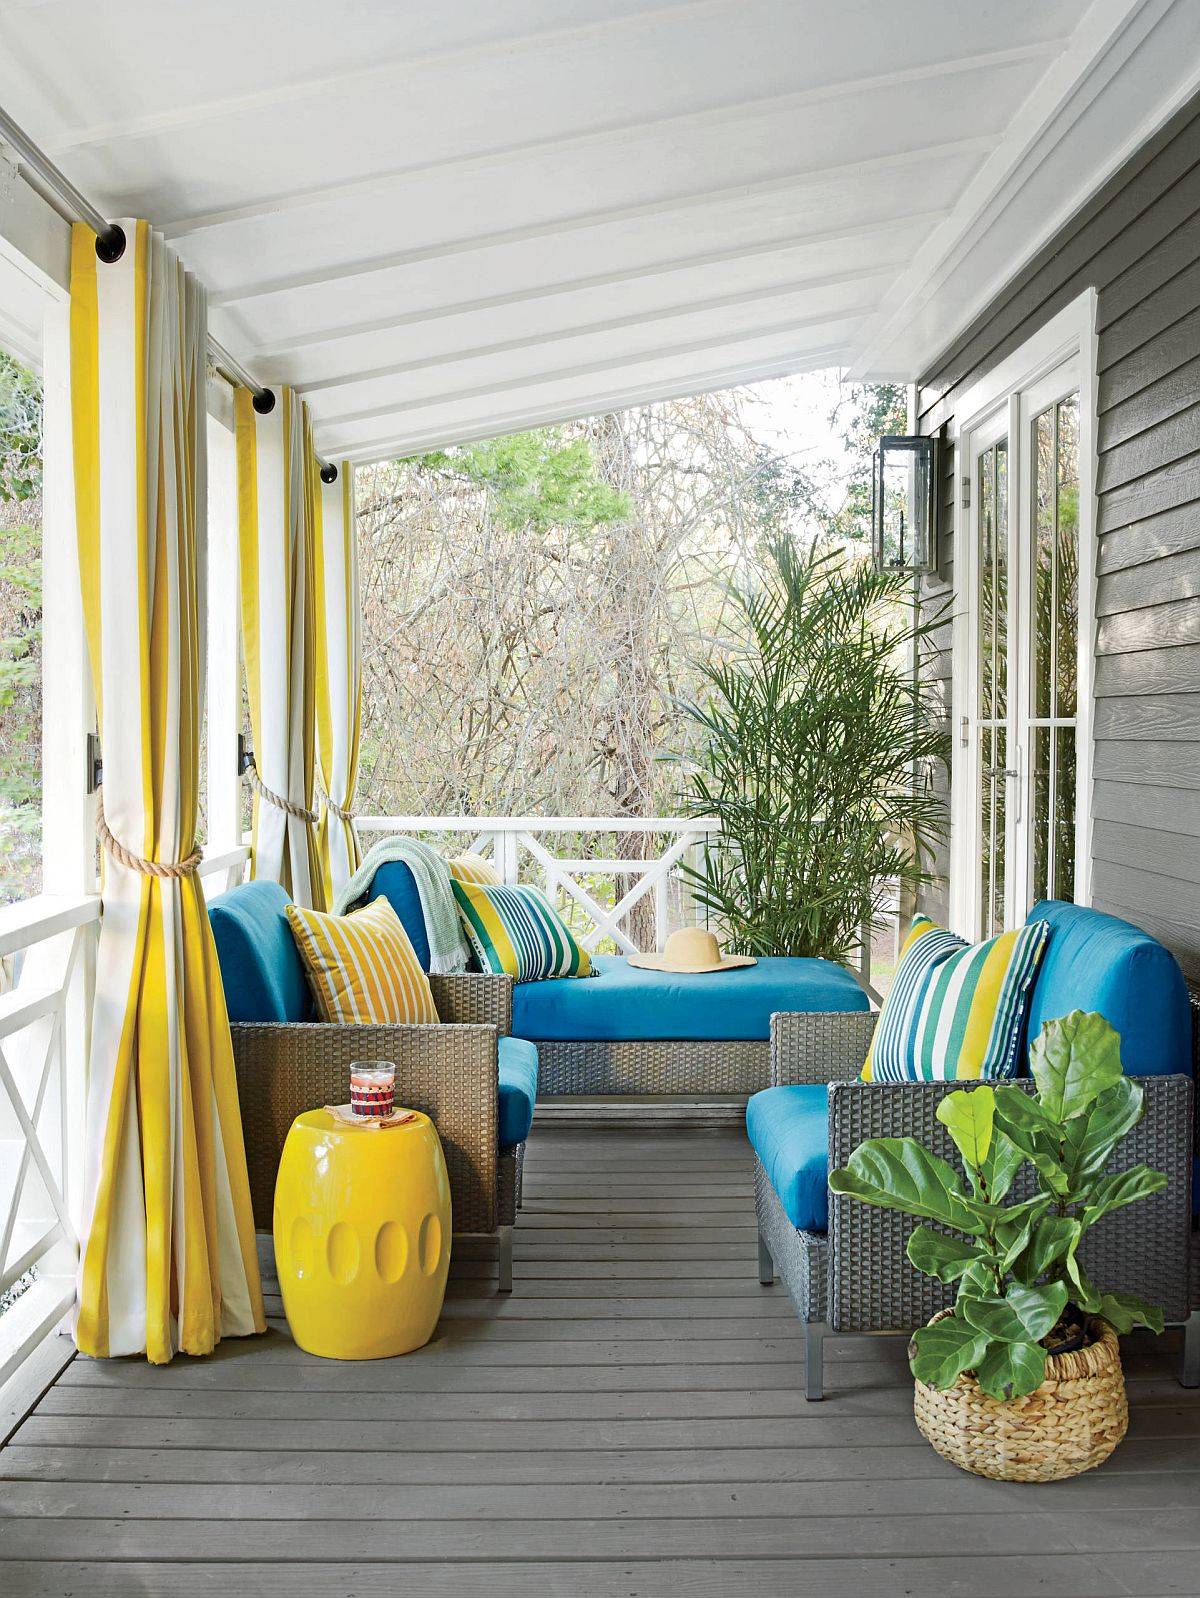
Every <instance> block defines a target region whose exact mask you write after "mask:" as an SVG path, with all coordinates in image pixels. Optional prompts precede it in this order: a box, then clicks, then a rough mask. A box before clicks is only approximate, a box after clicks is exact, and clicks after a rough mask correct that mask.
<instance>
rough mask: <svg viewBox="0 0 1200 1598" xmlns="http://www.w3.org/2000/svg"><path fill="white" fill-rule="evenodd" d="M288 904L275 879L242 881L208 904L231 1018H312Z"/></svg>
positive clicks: (309, 997)
mask: <svg viewBox="0 0 1200 1598" xmlns="http://www.w3.org/2000/svg"><path fill="white" fill-rule="evenodd" d="M289 902H290V901H289V899H288V895H287V891H286V889H284V888H281V887H280V885H279V884H278V883H277V882H244V883H242V884H241V886H240V887H237V888H231V889H230V890H229V892H228V893H223V894H221V895H220V896H219V897H218V898H216V899H214V900H213V901H212V903H211V904H210V905H209V907H208V919H209V921H210V922H211V923H212V929H213V939H214V941H215V942H216V945H217V960H218V962H219V963H220V966H221V982H222V985H223V986H224V989H225V1003H226V1006H227V1007H228V1010H229V1019H230V1020H231V1021H312V1020H314V1019H315V1011H314V1010H313V1002H312V995H311V994H310V993H309V991H308V983H307V981H306V980H305V976H304V967H303V965H302V964H301V962H300V954H299V951H298V950H297V948H296V943H295V940H294V938H293V937H292V929H291V927H290V926H289V925H288V918H287V906H288V904H289Z"/></svg>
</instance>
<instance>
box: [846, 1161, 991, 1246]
mask: <svg viewBox="0 0 1200 1598" xmlns="http://www.w3.org/2000/svg"><path fill="white" fill-rule="evenodd" d="M829 1186H830V1187H831V1188H832V1190H833V1191H834V1192H835V1193H845V1194H848V1195H849V1197H851V1198H856V1199H860V1200H861V1201H862V1202H863V1203H864V1204H876V1205H878V1206H879V1207H880V1208H881V1209H887V1210H899V1211H900V1212H901V1213H902V1214H904V1215H915V1216H917V1217H918V1219H920V1220H923V1221H939V1222H941V1224H942V1225H943V1226H951V1227H953V1228H954V1229H955V1231H958V1232H966V1233H968V1234H970V1235H973V1236H978V1235H979V1234H980V1233H982V1231H983V1230H984V1226H983V1222H982V1220H981V1219H980V1218H979V1217H978V1216H977V1215H976V1214H974V1213H973V1211H972V1209H971V1208H970V1207H969V1204H970V1201H969V1200H968V1198H967V1195H966V1194H965V1193H964V1192H963V1190H962V1188H961V1186H960V1185H959V1180H958V1177H957V1176H956V1175H955V1173H954V1171H953V1170H952V1169H951V1167H950V1166H949V1165H948V1164H947V1163H946V1161H945V1160H943V1159H939V1158H938V1156H937V1155H936V1154H931V1153H930V1152H929V1150H928V1149H926V1148H923V1147H922V1146H921V1144H920V1143H918V1142H917V1140H916V1139H915V1138H911V1137H880V1138H871V1139H870V1140H868V1141H867V1142H866V1143H860V1144H859V1146H858V1148H856V1149H855V1151H854V1153H853V1154H852V1155H851V1156H850V1161H849V1164H848V1165H846V1167H845V1168H844V1169H843V1170H839V1171H831V1172H830V1173H829Z"/></svg>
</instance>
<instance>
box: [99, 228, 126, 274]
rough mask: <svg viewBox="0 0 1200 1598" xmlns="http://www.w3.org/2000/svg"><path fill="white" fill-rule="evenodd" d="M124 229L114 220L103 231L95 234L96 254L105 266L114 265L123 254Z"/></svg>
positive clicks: (124, 242)
mask: <svg viewBox="0 0 1200 1598" xmlns="http://www.w3.org/2000/svg"><path fill="white" fill-rule="evenodd" d="M125 244H126V239H125V229H124V228H123V227H120V226H119V225H118V224H117V223H116V222H114V223H113V224H112V226H111V227H109V228H108V229H107V230H106V231H105V232H103V233H97V235H96V254H97V255H98V256H99V258H100V259H101V260H102V261H103V262H104V264H105V266H115V265H116V263H117V262H118V261H119V260H120V259H121V257H122V256H123V255H124V254H125Z"/></svg>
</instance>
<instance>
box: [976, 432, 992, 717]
mask: <svg viewBox="0 0 1200 1598" xmlns="http://www.w3.org/2000/svg"><path fill="white" fill-rule="evenodd" d="M978 488H979V670H980V682H979V714H980V717H981V718H982V719H983V720H985V721H989V720H990V719H991V717H992V716H993V714H994V710H993V705H994V704H995V695H994V693H993V683H994V679H995V673H996V526H995V512H996V455H995V451H994V450H990V449H989V450H988V452H987V453H986V454H985V455H981V456H980V458H979V485H978Z"/></svg>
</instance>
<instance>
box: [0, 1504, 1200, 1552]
mask: <svg viewBox="0 0 1200 1598" xmlns="http://www.w3.org/2000/svg"><path fill="white" fill-rule="evenodd" d="M3 1535H4V1546H5V1550H6V1552H7V1555H8V1557H10V1558H13V1559H29V1558H49V1559H71V1558H75V1557H77V1556H78V1554H79V1551H80V1549H81V1548H83V1547H84V1546H86V1547H87V1549H88V1553H89V1555H90V1557H91V1558H93V1559H96V1558H109V1559H149V1558H153V1559H156V1560H163V1559H175V1560H185V1559H205V1558H210V1557H211V1555H212V1551H213V1548H212V1535H213V1533H212V1523H211V1522H208V1521H203V1520H192V1519H184V1520H178V1519H171V1518H163V1517H154V1518H151V1519H144V1520H143V1519H136V1518H125V1519H117V1520H100V1519H85V1520H76V1519H70V1518H67V1517H57V1518H52V1519H49V1520H47V1519H45V1518H41V1517H37V1518H33V1519H29V1518H19V1517H10V1518H9V1519H7V1520H5V1521H4V1522H3ZM850 1537H852V1538H853V1544H854V1549H855V1553H856V1556H857V1557H858V1558H861V1559H869V1560H879V1559H897V1558H912V1557H914V1556H916V1557H920V1556H931V1557H936V1556H938V1555H939V1554H941V1552H942V1550H943V1549H944V1548H945V1546H946V1541H947V1538H948V1537H960V1538H961V1539H962V1542H963V1545H964V1546H965V1547H968V1548H970V1549H971V1551H972V1554H973V1555H975V1556H978V1555H981V1554H983V1555H987V1554H1007V1553H1010V1552H1011V1550H1012V1549H1013V1548H1014V1547H1018V1548H1020V1549H1022V1550H1023V1552H1025V1553H1026V1554H1040V1555H1048V1554H1071V1553H1081V1552H1087V1553H1088V1554H1092V1555H1106V1556H1107V1555H1109V1554H1124V1553H1131V1552H1146V1551H1149V1552H1161V1551H1173V1550H1184V1549H1196V1548H1200V1517H1198V1516H1197V1514H1196V1513H1195V1511H1193V1512H1192V1513H1190V1514H1187V1513H1181V1512H1180V1511H1179V1510H1177V1509H1171V1510H1162V1509H1158V1510H1156V1509H1152V1508H1150V1507H1148V1506H1141V1507H1139V1508H1137V1509H1133V1510H1127V1509H1115V1508H1111V1507H1110V1508H1106V1509H1104V1510H1102V1511H1093V1512H1090V1513H1089V1512H1087V1511H1081V1512H1078V1513H1076V1514H1073V1515H1047V1514H1043V1513H1042V1512H1040V1511H1038V1510H1036V1509H1034V1508H1033V1507H1032V1506H1030V1507H1029V1508H1028V1509H1024V1510H1013V1511H1011V1512H1009V1513H1008V1514H1005V1515H997V1514H976V1513H972V1512H963V1511H959V1512H958V1513H957V1514H955V1515H954V1516H953V1517H948V1516H945V1515H942V1514H940V1513H931V1514H916V1515H914V1514H899V1515H896V1514H886V1513H881V1512H879V1510H877V1509H875V1510H873V1512H872V1513H871V1514H870V1515H866V1516H864V1515H861V1514H860V1515H858V1516H847V1515H812V1516H803V1517H798V1516H791V1515H776V1516H745V1515H740V1516H738V1515H727V1516H722V1517H720V1518H719V1519H715V1520H705V1519H700V1518H697V1517H687V1518H683V1519H670V1520H667V1519H661V1518H654V1519H643V1518H637V1519H630V1520H623V1519H619V1518H610V1519H598V1518H594V1517H591V1516H589V1517H586V1518H583V1519H578V1520H556V1519H554V1518H552V1517H542V1516H540V1515H538V1514H536V1513H535V1514H534V1515H532V1516H531V1517H530V1518H527V1519H503V1520H496V1519H494V1518H489V1519H486V1520H457V1519H447V1518H444V1517H441V1516H435V1517H432V1518H430V1519H424V1520H410V1521H405V1522H403V1523H402V1524H397V1523H394V1522H391V1521H389V1520H387V1519H385V1518H383V1517H382V1516H380V1517H378V1518H375V1519H368V1520H351V1521H346V1520H337V1519H312V1520H301V1521H290V1522H288V1523H287V1524H286V1525H280V1523H279V1522H278V1521H276V1520H274V1519H268V1520H230V1521H224V1522H222V1524H221V1552H222V1556H223V1557H224V1558H225V1559H226V1560H250V1559H255V1558H260V1557H261V1556H262V1554H263V1552H264V1551H266V1550H269V1551H270V1553H271V1555H272V1557H273V1558H274V1559H275V1560H276V1561H277V1562H279V1563H280V1564H288V1563H301V1564H302V1563H307V1562H309V1561H312V1560H325V1561H328V1562H341V1561H346V1562H349V1561H351V1560H379V1561H391V1562H394V1563H395V1564H397V1565H411V1564H413V1563H423V1562H426V1561H430V1560H444V1559H457V1560H463V1559H471V1558H488V1559H492V1560H501V1559H521V1560H555V1559H564V1558H566V1559H569V1558H571V1557H572V1556H573V1555H574V1554H575V1553H576V1551H577V1550H578V1549H580V1548H586V1549H587V1550H588V1553H589V1556H591V1557H592V1558H598V1559H610V1560H624V1559H634V1560H643V1559H654V1560H659V1559H680V1558H689V1559H738V1558H743V1559H745V1558H752V1559H772V1558H787V1559H796V1560H814V1559H832V1558H837V1557H840V1556H841V1554H842V1551H843V1550H844V1549H845V1547H846V1544H847V1540H848V1538H850Z"/></svg>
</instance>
